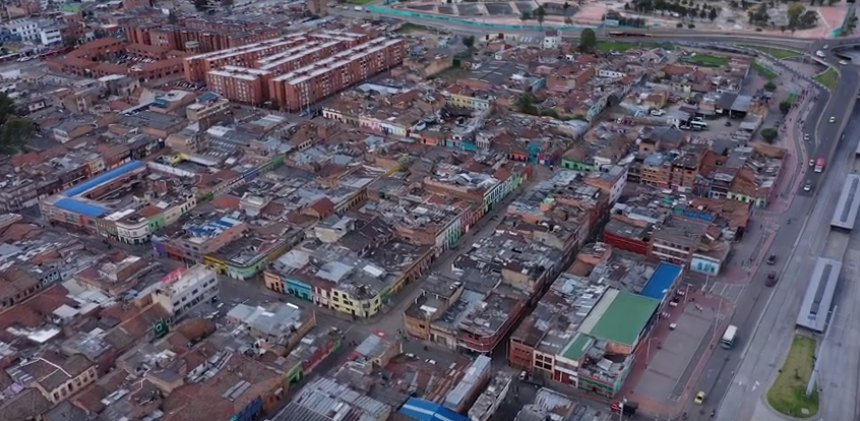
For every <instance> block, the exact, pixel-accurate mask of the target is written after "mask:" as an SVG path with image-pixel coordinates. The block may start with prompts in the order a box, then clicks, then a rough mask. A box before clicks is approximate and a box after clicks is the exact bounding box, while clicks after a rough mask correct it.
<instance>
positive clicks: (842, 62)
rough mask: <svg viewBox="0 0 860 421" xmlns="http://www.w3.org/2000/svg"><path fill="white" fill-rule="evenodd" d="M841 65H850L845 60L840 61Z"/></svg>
mask: <svg viewBox="0 0 860 421" xmlns="http://www.w3.org/2000/svg"><path fill="white" fill-rule="evenodd" d="M839 64H841V65H843V66H844V65H846V64H848V62H847V61H845V60H839Z"/></svg>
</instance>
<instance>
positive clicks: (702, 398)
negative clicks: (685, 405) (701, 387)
mask: <svg viewBox="0 0 860 421" xmlns="http://www.w3.org/2000/svg"><path fill="white" fill-rule="evenodd" d="M693 402H694V403H695V404H696V405H702V404H704V403H705V392H703V391H700V392H699V393H696V399H693Z"/></svg>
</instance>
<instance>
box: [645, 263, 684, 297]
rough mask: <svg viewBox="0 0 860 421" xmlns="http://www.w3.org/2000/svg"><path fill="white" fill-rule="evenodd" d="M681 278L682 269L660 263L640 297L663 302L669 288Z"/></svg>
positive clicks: (670, 264) (674, 265)
mask: <svg viewBox="0 0 860 421" xmlns="http://www.w3.org/2000/svg"><path fill="white" fill-rule="evenodd" d="M680 276H681V267H680V266H678V265H676V264H673V263H668V262H660V263H659V264H658V265H657V269H655V270H654V273H652V274H651V278H650V279H648V283H647V284H645V288H644V289H643V290H642V292H641V293H639V295H642V296H644V297H648V298H653V299H655V300H663V297H665V296H666V292H668V290H669V288H672V285H674V284H675V281H676V280H677V279H678V277H680Z"/></svg>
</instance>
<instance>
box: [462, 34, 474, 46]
mask: <svg viewBox="0 0 860 421" xmlns="http://www.w3.org/2000/svg"><path fill="white" fill-rule="evenodd" d="M463 45H464V46H465V47H466V48H468V49H470V50H471V49H472V48H473V47H474V46H475V37H474V36H473V35H469V36H466V37H463Z"/></svg>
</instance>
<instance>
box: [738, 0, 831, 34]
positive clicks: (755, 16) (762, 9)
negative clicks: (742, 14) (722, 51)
mask: <svg viewBox="0 0 860 421" xmlns="http://www.w3.org/2000/svg"><path fill="white" fill-rule="evenodd" d="M822 1H823V0H822ZM745 3H746V2H742V4H741V6H743V5H744V4H745ZM773 7H774V3H773V2H770V3H764V2H763V3H759V5H758V6H755V7H754V8H752V9H750V10H748V11H747V16H748V17H749V20H750V23H752V24H754V25H760V26H770V27H775V26H776V24H775V23H774V22H773V21H771V19H770V13H769V12H770V10H771V9H772V8H773ZM786 17H787V18H788V25H780V27H779V29H780V30H781V31H782V32H785V31H787V30H790V31H791V32H794V31H796V30H798V29H810V28H815V27H816V26H818V13H817V12H816V11H814V10H806V6H804V5H803V4H802V3H792V4H790V5H789V6H788V11H787V12H786Z"/></svg>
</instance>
